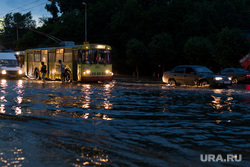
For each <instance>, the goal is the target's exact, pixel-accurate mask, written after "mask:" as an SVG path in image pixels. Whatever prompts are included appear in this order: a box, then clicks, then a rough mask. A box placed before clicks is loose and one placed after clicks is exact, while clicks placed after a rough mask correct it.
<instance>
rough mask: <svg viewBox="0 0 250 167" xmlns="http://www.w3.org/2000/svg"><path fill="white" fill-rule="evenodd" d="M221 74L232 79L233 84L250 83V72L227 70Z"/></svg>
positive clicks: (236, 69) (234, 69)
mask: <svg viewBox="0 0 250 167" xmlns="http://www.w3.org/2000/svg"><path fill="white" fill-rule="evenodd" d="M219 74H222V75H226V76H229V77H231V78H232V83H233V84H237V83H239V82H249V81H250V72H249V71H248V70H245V69H242V68H225V69H223V70H221V71H220V72H219Z"/></svg>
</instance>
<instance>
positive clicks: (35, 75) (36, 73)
mask: <svg viewBox="0 0 250 167" xmlns="http://www.w3.org/2000/svg"><path fill="white" fill-rule="evenodd" d="M34 77H35V79H40V75H39V70H38V69H36V70H35V72H34Z"/></svg>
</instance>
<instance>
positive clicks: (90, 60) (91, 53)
mask: <svg viewBox="0 0 250 167" xmlns="http://www.w3.org/2000/svg"><path fill="white" fill-rule="evenodd" d="M97 60H98V57H97V51H96V50H85V51H82V63H84V64H96V63H97Z"/></svg>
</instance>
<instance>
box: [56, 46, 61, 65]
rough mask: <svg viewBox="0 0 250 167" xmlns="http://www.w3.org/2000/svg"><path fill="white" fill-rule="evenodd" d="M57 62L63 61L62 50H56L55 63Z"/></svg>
mask: <svg viewBox="0 0 250 167" xmlns="http://www.w3.org/2000/svg"><path fill="white" fill-rule="evenodd" d="M58 60H62V61H63V49H56V62H58Z"/></svg>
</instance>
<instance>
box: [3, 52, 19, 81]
mask: <svg viewBox="0 0 250 167" xmlns="http://www.w3.org/2000/svg"><path fill="white" fill-rule="evenodd" d="M21 77H23V71H22V69H21V68H20V67H19V65H18V61H17V59H16V57H15V55H14V54H13V53H11V52H0V78H1V79H7V78H21Z"/></svg>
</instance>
